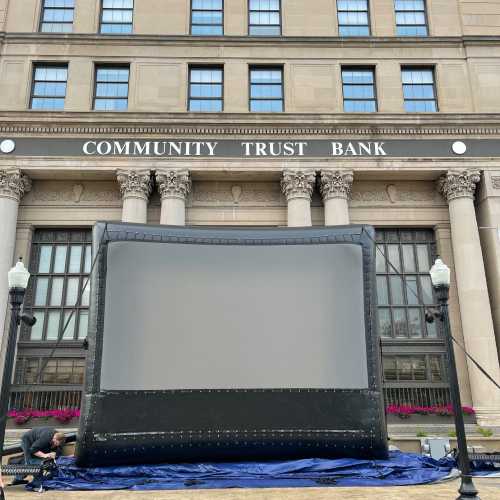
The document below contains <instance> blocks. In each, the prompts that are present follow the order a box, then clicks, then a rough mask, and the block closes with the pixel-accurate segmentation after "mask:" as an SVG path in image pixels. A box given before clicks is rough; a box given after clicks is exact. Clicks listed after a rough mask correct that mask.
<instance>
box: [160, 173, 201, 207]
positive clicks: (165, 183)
mask: <svg viewBox="0 0 500 500" xmlns="http://www.w3.org/2000/svg"><path fill="white" fill-rule="evenodd" d="M155 177H156V184H157V186H158V191H159V193H160V195H161V199H162V200H164V199H166V198H178V199H181V200H185V199H186V197H187V195H188V194H189V193H190V192H191V186H192V184H191V177H190V175H189V171H188V170H176V169H168V170H157V171H156V174H155Z"/></svg>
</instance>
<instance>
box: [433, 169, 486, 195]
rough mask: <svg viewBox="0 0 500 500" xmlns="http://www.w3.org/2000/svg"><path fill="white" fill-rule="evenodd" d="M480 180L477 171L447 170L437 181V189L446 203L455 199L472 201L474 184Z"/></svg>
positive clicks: (479, 174)
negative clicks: (469, 199)
mask: <svg viewBox="0 0 500 500" xmlns="http://www.w3.org/2000/svg"><path fill="white" fill-rule="evenodd" d="M480 180H481V173H480V172H479V171H478V170H449V171H448V172H447V173H446V174H445V175H443V176H442V177H441V178H440V179H439V183H438V189H439V192H440V193H441V194H442V195H443V196H444V198H445V200H446V201H447V202H448V203H450V202H451V201H452V200H455V199H457V198H471V199H472V200H473V199H474V193H475V192H476V184H477V183H478V182H479V181H480Z"/></svg>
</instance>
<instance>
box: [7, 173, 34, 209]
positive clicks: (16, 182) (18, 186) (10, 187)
mask: <svg viewBox="0 0 500 500" xmlns="http://www.w3.org/2000/svg"><path fill="white" fill-rule="evenodd" d="M30 189H31V180H30V178H29V177H28V176H27V175H25V174H23V173H22V172H21V171H20V170H18V169H15V168H14V169H6V170H0V197H3V198H11V199H13V200H15V201H17V202H19V201H21V198H22V197H23V196H24V195H25V193H27V192H28V191H30Z"/></svg>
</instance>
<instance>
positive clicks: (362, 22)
mask: <svg viewBox="0 0 500 500" xmlns="http://www.w3.org/2000/svg"><path fill="white" fill-rule="evenodd" d="M337 16H338V21H339V35H340V36H369V35H370V15H369V10H368V0H337Z"/></svg>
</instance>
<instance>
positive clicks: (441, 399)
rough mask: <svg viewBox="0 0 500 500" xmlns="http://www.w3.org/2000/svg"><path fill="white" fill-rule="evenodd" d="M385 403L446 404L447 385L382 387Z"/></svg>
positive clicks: (401, 404)
mask: <svg viewBox="0 0 500 500" xmlns="http://www.w3.org/2000/svg"><path fill="white" fill-rule="evenodd" d="M384 400H385V405H386V406H389V405H398V406H446V405H448V404H450V401H451V396H450V389H449V388H448V387H408V386H407V387H384Z"/></svg>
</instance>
